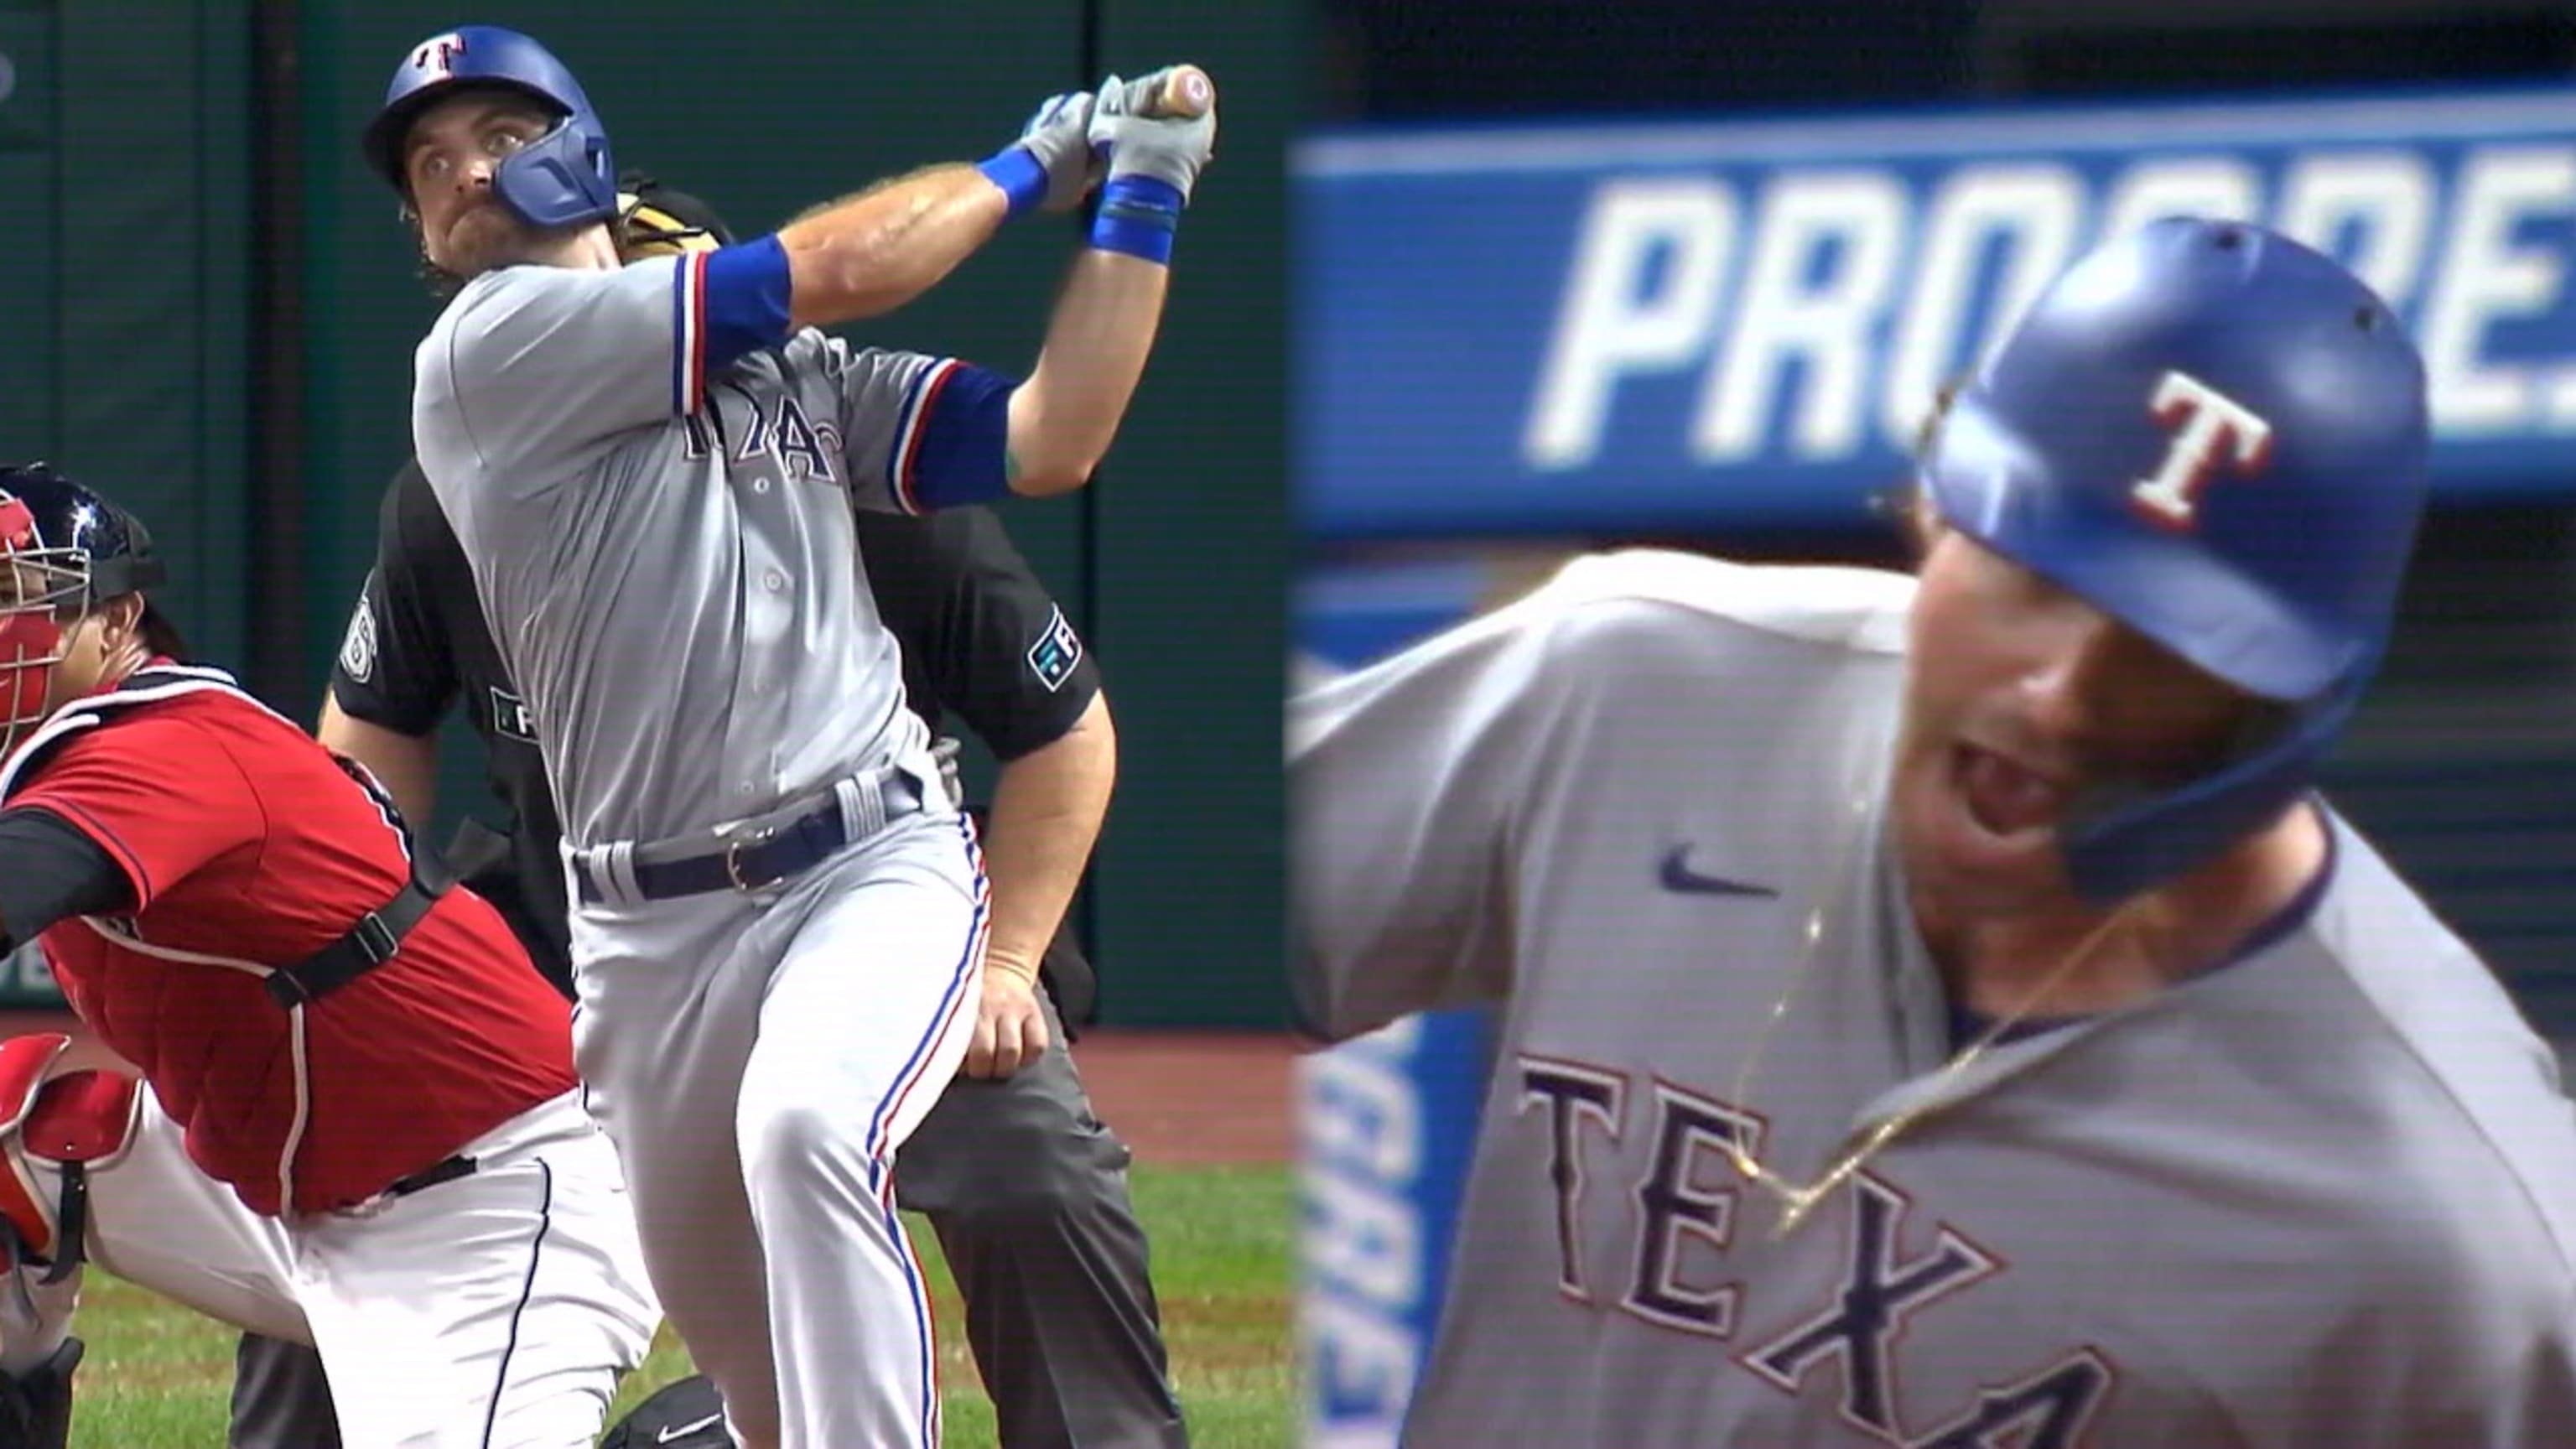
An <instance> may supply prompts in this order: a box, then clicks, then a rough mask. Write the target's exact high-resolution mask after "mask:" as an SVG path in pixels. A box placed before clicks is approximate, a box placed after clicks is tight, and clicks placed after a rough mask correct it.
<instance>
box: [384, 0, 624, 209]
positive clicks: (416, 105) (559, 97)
mask: <svg viewBox="0 0 2576 1449" xmlns="http://www.w3.org/2000/svg"><path fill="white" fill-rule="evenodd" d="M484 88H498V89H502V90H509V91H515V92H517V93H519V94H520V95H523V96H527V97H529V98H530V99H532V100H534V101H536V102H537V103H539V104H540V105H543V106H544V107H546V108H547V109H548V110H550V111H553V112H554V113H555V114H556V115H557V116H559V117H560V118H561V119H560V120H558V121H557V122H556V123H555V126H554V128H553V129H552V130H550V131H548V132H546V133H545V134H544V135H543V136H540V137H538V138H537V139H536V140H534V141H531V142H529V143H528V144H527V145H525V146H523V147H521V148H520V149H519V150H517V151H515V152H513V153H512V154H511V155H510V156H509V157H508V158H507V159H505V160H503V161H502V162H501V165H500V168H499V169H498V170H497V171H495V172H494V173H493V177H492V190H493V192H494V194H495V195H497V196H499V197H500V199H501V201H502V204H504V205H506V206H508V207H509V208H510V210H511V212H512V213H514V214H515V215H517V216H518V217H519V219H520V220H522V221H525V222H527V223H528V224H529V225H531V226H541V227H568V226H584V225H588V224H589V223H592V222H601V221H607V220H609V219H610V218H612V217H614V216H616V215H617V167H616V164H615V163H614V162H613V161H612V160H611V159H610V157H609V152H608V128H607V127H605V126H603V125H601V124H600V120H599V113H598V112H597V111H594V110H592V109H591V106H590V97H588V96H586V95H584V94H582V90H581V82H579V81H577V80H574V79H573V76H572V72H571V71H570V70H568V69H566V68H565V66H564V63H563V62H562V61H559V60H557V59H555V58H554V56H553V55H552V54H550V53H548V51H547V50H546V48H545V47H544V46H542V45H539V44H537V43H536V42H535V41H533V40H530V39H529V38H528V37H526V36H524V35H521V34H520V33H519V32H517V31H515V30H504V29H502V28H501V27H500V26H497V25H465V26H460V27H458V28H457V29H454V30H451V31H448V32H446V33H445V34H442V35H433V36H431V37H430V38H429V39H427V40H424V41H422V42H421V43H420V44H419V45H417V46H415V47H413V49H412V52H411V54H410V55H408V56H406V57H404V58H403V63H402V64H401V65H399V66H396V67H395V68H394V78H393V81H392V82H391V83H390V84H388V85H387V86H386V87H385V103H384V107H383V109H381V110H379V111H377V112H376V118H375V119H374V120H373V121H371V122H369V123H368V125H367V130H366V134H365V135H364V136H363V137H362V138H361V139H360V146H361V148H362V149H363V150H364V151H365V153H366V157H367V163H368V164H369V165H371V166H373V167H375V169H376V171H377V173H378V174H379V175H381V176H383V177H384V178H385V180H386V181H388V182H390V183H392V185H393V188H394V190H395V191H396V192H397V193H399V194H401V195H402V196H404V197H405V198H406V199H408V198H409V196H410V194H411V193H410V189H409V187H408V186H407V185H405V183H404V179H403V141H404V138H405V137H407V136H408V135H409V134H410V133H411V123H412V122H413V121H414V120H416V119H418V118H419V116H420V113H421V112H423V111H425V110H427V109H429V108H430V107H431V106H433V105H435V104H437V103H438V102H439V101H441V100H443V99H445V98H446V97H447V96H449V95H452V94H454V93H455V92H457V91H459V90H467V89H484Z"/></svg>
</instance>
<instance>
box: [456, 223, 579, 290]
mask: <svg viewBox="0 0 2576 1449" xmlns="http://www.w3.org/2000/svg"><path fill="white" fill-rule="evenodd" d="M576 230H579V228H577V227H566V228H562V229H560V230H552V231H549V230H545V229H541V228H538V227H533V226H530V225H528V224H527V223H525V222H523V221H521V220H519V219H518V218H517V217H515V216H512V215H511V214H510V213H509V211H508V210H507V209H505V208H504V207H503V206H502V205H501V203H500V202H499V201H497V200H493V201H484V202H478V203H476V204H475V206H474V207H473V209H472V210H470V211H466V212H463V213H461V214H459V215H457V216H455V217H453V218H451V219H450V220H449V221H448V223H447V239H446V245H445V246H444V247H442V248H441V249H440V250H441V251H444V252H445V253H446V260H444V261H441V260H439V259H438V257H437V256H435V255H433V254H432V253H431V251H430V249H429V238H428V235H427V233H426V232H423V233H422V234H421V237H420V243H421V246H420V265H421V274H422V279H423V280H424V281H425V282H427V283H428V285H429V289H430V291H431V293H432V294H433V295H435V296H437V297H439V298H440V299H441V300H445V299H446V298H449V297H452V296H454V295H456V293H457V291H458V290H459V289H460V288H462V287H463V286H464V285H465V284H466V283H468V282H470V281H473V280H474V279H475V278H476V277H479V276H481V275H483V274H484V273H485V272H491V271H498V270H500V269H501V268H503V267H508V266H515V265H517V264H518V263H520V262H524V261H527V260H529V259H530V258H532V257H535V256H537V255H539V254H540V253H542V252H543V251H544V250H545V249H546V247H547V245H548V244H549V243H551V242H553V241H555V240H558V239H559V238H561V237H562V236H564V235H566V234H568V233H570V232H572V231H576Z"/></svg>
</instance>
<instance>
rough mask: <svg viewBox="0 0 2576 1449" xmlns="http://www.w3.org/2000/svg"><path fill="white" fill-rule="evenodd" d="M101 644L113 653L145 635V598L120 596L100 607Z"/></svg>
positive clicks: (140, 596) (132, 595)
mask: <svg viewBox="0 0 2576 1449" xmlns="http://www.w3.org/2000/svg"><path fill="white" fill-rule="evenodd" d="M98 613H99V633H100V639H99V642H100V643H101V644H103V645H105V646H106V647H107V649H108V651H109V652H111V653H113V652H114V651H116V650H118V649H122V648H124V647H125V645H126V644H127V643H129V642H130V641H132V640H135V639H139V638H141V637H142V635H143V596H142V595H141V594H119V595H117V596H116V597H115V598H113V599H110V600H108V601H107V602H106V603H104V604H102V605H100V606H99V610H98Z"/></svg>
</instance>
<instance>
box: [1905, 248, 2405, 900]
mask: <svg viewBox="0 0 2576 1449" xmlns="http://www.w3.org/2000/svg"><path fill="white" fill-rule="evenodd" d="M2428 448H2429V429H2428V426H2427V422H2426V399H2425V384H2424V364H2423V361H2422V359H2421V358H2420V357H2419V356H2418V355H2417V353H2416V350H2415V346H2414V344H2413V343H2412V342H2411V341H2409V340H2408V338H2407V336H2406V332H2405V329H2404V327H2403V326H2401V325H2400V324H2399V322H2398V321H2397V319H2396V318H2395V317H2394V316H2392V315H2391V314H2390V312H2389V310H2388V308H2387V306H2386V304H2384V303H2383V302H2381V301H2380V299H2379V298H2378V297H2377V296H2375V295H2373V294H2372V293H2371V291H2370V289H2369V288H2368V287H2366V286H2364V285H2363V284H2362V282H2361V281H2360V280H2359V279H2358V278H2356V277H2354V276H2353V275H2352V274H2351V273H2350V272H2348V271H2346V270H2345V269H2344V268H2343V267H2341V266H2339V265H2337V264H2336V263H2335V262H2333V261H2331V260H2329V259H2328V258H2326V257H2324V256H2321V255H2319V254H2318V253H2316V252H2314V251H2311V250H2310V249H2308V248H2307V247H2304V246H2301V245H2300V244H2298V243H2297V242H2294V241H2291V240H2290V239H2289V238H2287V237H2283V236H2279V235H2277V234H2275V233H2272V232H2269V231H2265V230H2263V229H2262V228H2260V227H2255V226H2250V225H2243V224H2239V223H2233V222H2210V221H2201V220H2192V219H2174V220H2169V221H2162V222H2158V223H2156V224H2154V225H2152V226H2148V227H2146V228H2143V229H2141V230H2139V231H2137V232H2134V233H2131V234H2129V235H2126V236H2122V237H2118V238H2115V239H2113V240H2111V241H2110V242H2108V243H2106V244H2104V245H2103V246H2101V247H2099V248H2098V249H2096V250H2095V251H2093V252H2092V253H2090V254H2088V255H2087V256H2085V257H2083V258H2081V259H2080V260H2078V261H2077V262H2076V264H2075V265H2074V266H2073V267H2071V268H2069V269H2068V270H2067V271H2066V273H2065V274H2064V275H2062V276H2060V277H2059V278H2058V279H2057V280H2056V281H2055V282H2053V283H2052V284H2051V285H2050V286H2049V287H2048V289H2047V290H2046V291H2044V292H2043V293H2042V294H2041V295H2040V296H2039V297H2038V299H2037V300H2036V301H2034V302H2033V303H2032V304H2031V307H2030V309H2029V311H2028V312H2027V313H2025V314H2024V315H2023V317H2022V318H2021V319H2020V321H2019V322H2018V323H2017V324H2016V325H2015V327H2014V328H2013V330H2012V333H2011V335H2010V336H2008V337H2007V338H2006V339H2005V340H2004V343H2003V345H2002V347H2001V348H2000V349H1998V350H1997V351H1996V353H1995V354H1994V356H1993V358H1992V360H1991V361H1990V362H1988V363H1987V364H1986V366H1985V367H1984V368H1983V369H1982V370H1981V371H1980V372H1979V373H1978V375H1977V377H1976V378H1975V380H1974V382H1973V383H1972V384H1971V385H1970V386H1969V387H1968V388H1967V389H1966V390H1965V391H1964V392H1963V393H1961V395H1960V396H1959V397H1958V399H1957V400H1956V402H1955V403H1954V404H1953V406H1952V409H1951V411H1950V414H1949V416H1948V417H1947V418H1946V419H1945V420H1944V421H1943V423H1942V425H1941V428H1940V431H1939V433H1938V435H1937V437H1936V438H1935V440H1934V442H1933V446H1932V448H1931V450H1930V453H1929V455H1928V456H1927V458H1926V460H1925V463H1924V469H1923V481H1924V484H1925V486H1926V488H1927V490H1928V491H1929V494H1930V497H1931V500H1932V503H1933V505H1934V507H1935V508H1936V509H1937V510H1938V512H1939V513H1940V515H1941V517H1942V519H1943V520H1944V521H1945V522H1946V523H1948V524H1949V525H1950V526H1951V527H1954V528H1957V529H1959V530H1960V531H1962V532H1964V533H1966V534H1967V535H1969V536H1970V537H1972V538H1975V539H1977V540H1978V541H1980V542H1982V543H1984V544H1985V545H1986V546H1987V547H1989V548H1992V549H1994V550H1995V551H1996V552H1998V553H2001V554H2003V555H2004V556H2006V557H2008V558H2011V559H2013V560H2015V561H2017V562H2019V563H2020V564H2022V565H2023V566H2024V567H2026V568H2029V569H2030V570H2032V571H2033V572H2035V573H2038V574H2040V575H2042V576H2044V577H2046V578H2048V579H2050V580H2052V581H2054V582H2055V583H2057V584H2058V585H2060V586H2061V587H2064V588H2066V589H2068V590H2070V591H2072V592H2073V593H2075V594H2076V595H2078V596H2079V597H2082V598H2084V599H2086V600H2087V601H2089V602H2091V603H2092V604H2093V605H2094V606H2096V607H2098V608H2100V609H2101V610H2103V611H2104V612H2105V613H2107V614H2109V615H2110V616H2112V617H2113V618H2116V619H2118V620H2120V621H2121V622H2123V623H2125V624H2127V625H2128V626H2129V627H2130V628H2132V629H2135V630H2137V631H2138V632H2139V633H2140V634H2143V635H2145V636H2146V637H2147V638H2149V639H2151V640H2153V641H2154V642H2156V643H2157V644H2160V645H2162V646H2163V647H2164V648H2166V649H2169V650H2171V651H2172V652H2174V653H2175V654H2178V655H2180V656H2181V657H2183V658H2184V659H2186V660H2189V661H2190V662H2191V663H2193V664H2195V665H2197V666H2199V667H2200V668H2201V669H2203V670H2205V671H2207V672H2208V673H2210V674H2212V675H2215V676H2217V677H2218V678H2220V679H2223V680H2225V681H2227V682H2229V683H2231V684H2233V685H2235V686H2237V687H2238V688H2240V689H2242V690H2244V691H2245V692H2246V693H2248V694H2250V695H2253V696H2255V697H2257V698H2259V699H2263V700H2268V701H2272V702H2275V703H2277V704H2280V705H2282V706H2285V707H2286V708H2285V709H2284V710H2283V711H2282V715H2281V718H2280V719H2279V720H2278V721H2276V723H2275V724H2274V726H2273V727H2272V728H2271V729H2269V730H2268V731H2267V732H2266V733H2265V734H2264V736H2263V737H2262V738H2260V739H2257V740H2253V741H2250V742H2249V743H2248V744H2247V745H2246V746H2245V747H2243V748H2242V749H2241V750H2239V751H2238V752H2237V754H2236V755H2235V756H2234V757H2233V758H2232V759H2231V760H2230V762H2229V763H2227V764H2226V765H2224V766H2223V767H2221V768H2220V769H2218V770H2216V771H2215V772H2213V773H2211V774H2209V775H2206V776H2204V777H2203V778H2201V779H2198V780H2196V781H2193V782H2192V783H2190V784H2188V785H2186V786H2184V787H2182V788H2180V789H2177V790H2172V791H2168V792H2164V793H2160V794H2148V795H2132V796H2130V797H2129V798H2121V799H2107V800H2095V801H2090V802H2086V803H2085V804H2084V805H2083V806H2081V807H2079V810H2078V812H2077V814H2076V815H2075V816H2074V817H2073V818H2072V819H2070V821H2069V822H2068V824H2067V826H2066V827H2065V828H2064V830H2063V832H2062V834H2063V838H2064V847H2065V851H2066V855H2067V860H2068V865H2069V868H2070V870H2071V872H2072V875H2073V877H2074V881H2075V884H2076V886H2077V888H2078V889H2079V890H2081V891H2083V892H2084V893H2085V894H2086V895H2087V896H2089V897H2091V898H2093V899H2096V900H2104V901H2107V900H2115V899H2118V898H2120V897H2122V896H2126V895H2128V894H2131V893H2133V892H2135V891H2137V890H2141V889H2144V888H2145V887H2147V886H2149V885H2152V884H2154V883H2156V882H2157V881H2160V880H2163V879H2165V878H2167V877H2170V876H2172V875H2175V874H2178V873H2179V872H2181V871H2183V870H2186V869H2188V868H2190V867H2191V866H2193V865H2196V864H2198V863H2199V862H2201V861H2202V860H2205V859H2207V858H2208V857H2210V856H2211V855H2214V854H2215V853H2217V852H2218V851H2219V850H2221V849H2223V848H2224V847H2225V846H2227V845H2228V844H2230V843H2231V842H2233V841H2235V840H2237V839H2238V838H2240V837H2242V836H2243V835H2244V834H2246V833H2247V832H2249V831H2251V830H2253V829H2256V828H2258V827H2260V826H2261V825H2262V824H2263V823H2264V822H2266V821H2267V820H2269V819H2271V818H2272V817H2273V816H2274V815H2276V814H2278V812H2279V811H2280V810H2281V809H2282V808H2283V807H2284V806H2286V805H2287V804H2289V803H2290V801H2291V800H2292V799H2294V798H2295V797H2296V795H2297V794H2298V793H2299V792H2300V791H2301V790H2303V789H2305V788H2306V787H2307V785H2308V782H2309V778H2310V775H2311V772H2312V769H2313V766H2314V765H2315V762H2316V760H2317V757H2318V756H2319V755H2320V754H2322V753H2323V752H2324V750H2325V748H2326V747H2327V746H2328V745H2329V744H2330V743H2332V741H2333V739H2334V736H2335V734H2336V732H2337V731H2338V730H2340V729H2341V728H2342V726H2343V723H2344V721H2345V720H2346V719H2347V718H2348V717H2349V716H2350V714H2351V712H2352V709H2353V707H2354V705H2355V704H2356V703H2357V702H2358V700H2359V697H2360V694H2361V691H2362V688H2363V686H2364V685H2365V684H2366V683H2367V682H2368V680H2369V678H2370V676H2371V674H2372V673H2373V672H2374V671H2375V670H2376V669H2377V667H2378V664H2379V660H2380V657H2381V655H2382V653H2383V652H2384V651H2385V649H2386V646H2387V640H2388V632H2389V627H2390V623H2391V619H2392V616H2393V615H2394V613H2395V610H2396V602H2397V594H2398V587H2399V584H2400V583H2401V581H2402V580H2403V578H2404V575H2405V571H2406V561H2407V556H2408V554H2409V552H2410V551H2411V550H2412V548H2413V545H2414V538H2415V531H2416V525H2417V522H2418V520H2419V518H2420V516H2421V514H2422V512H2423V506H2424V494H2425V471H2426V453H2427V451H2428Z"/></svg>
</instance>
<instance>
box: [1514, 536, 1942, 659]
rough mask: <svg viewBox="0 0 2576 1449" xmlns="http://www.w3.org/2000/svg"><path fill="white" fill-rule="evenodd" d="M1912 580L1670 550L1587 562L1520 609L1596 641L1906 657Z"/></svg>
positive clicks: (1561, 574) (1579, 561) (1574, 565)
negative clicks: (1755, 646) (1768, 647)
mask: <svg viewBox="0 0 2576 1449" xmlns="http://www.w3.org/2000/svg"><path fill="white" fill-rule="evenodd" d="M1913 597H1914V580H1913V578H1912V577H1911V576H1909V575H1905V574H1898V573H1891V572H1888V571H1886V570H1883V569H1868V568H1856V567H1849V566H1844V565H1830V564H1748V563H1739V562H1735V561H1732V560H1728V559H1723V558H1715V557H1711V556H1708V555H1705V554H1694V553H1682V552H1677V551H1672V550H1666V549H1621V550H1616V551H1612V552H1607V553H1596V554H1587V555H1584V556H1582V557H1579V558H1576V559H1573V560H1571V561H1569V562H1567V563H1566V564H1565V565H1564V566H1562V567H1561V568H1559V569H1558V570H1557V571H1556V573H1555V574H1554V575H1553V576H1552V577H1550V578H1549V579H1548V580H1547V581H1546V582H1544V583H1543V584H1541V585H1540V586H1539V587H1538V588H1537V589H1535V590H1533V591H1532V592H1531V593H1530V594H1529V595H1528V596H1527V597H1525V598H1524V599H1523V600H1522V601H1521V602H1520V604H1519V605H1517V606H1516V607H1518V608H1519V609H1521V610H1522V611H1523V612H1524V614H1525V615H1526V617H1527V619H1528V621H1529V622H1531V623H1533V624H1538V625H1542V626H1545V627H1548V628H1550V629H1551V630H1553V631H1554V632H1556V633H1558V634H1560V635H1567V636H1574V635H1579V636H1582V637H1583V639H1584V642H1586V643H1598V642H1600V639H1601V636H1603V635H1605V634H1607V635H1612V636H1617V637H1622V638H1631V639H1638V640H1669V641H1674V642H1698V643H1705V644H1708V645H1711V646H1715V647H1724V646H1725V645H1726V644H1727V643H1729V642H1745V643H1776V644H1782V645H1788V646H1792V647H1802V648H1810V649H1814V650H1818V651H1823V652H1827V653H1835V654H1850V655H1864V656H1883V657H1893V656H1896V655H1900V654H1902V653H1903V651H1904V645H1905V612H1906V609H1907V607H1908V606H1909V604H1910V603H1911V601H1912V599H1913Z"/></svg>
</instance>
